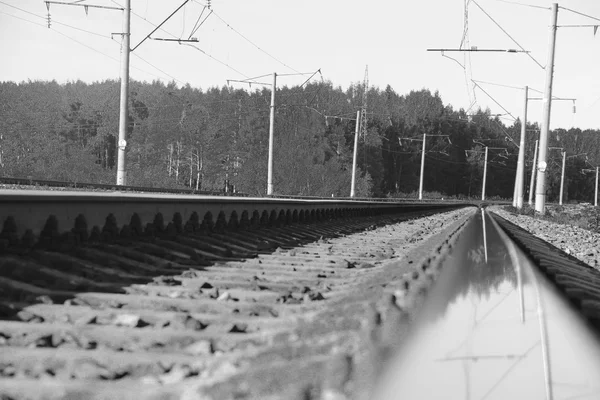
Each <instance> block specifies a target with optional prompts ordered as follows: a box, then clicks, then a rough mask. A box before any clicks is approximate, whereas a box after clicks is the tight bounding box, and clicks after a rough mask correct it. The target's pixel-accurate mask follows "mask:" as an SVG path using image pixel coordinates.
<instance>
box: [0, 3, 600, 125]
mask: <svg viewBox="0 0 600 400" xmlns="http://www.w3.org/2000/svg"><path fill="white" fill-rule="evenodd" d="M62 1H64V2H76V3H77V1H76V0H62ZM124 1H125V0H80V1H79V2H78V3H79V4H89V5H102V6H106V7H122V6H123V4H124ZM183 1H184V0H131V7H132V16H131V47H132V48H133V47H134V46H136V45H137V44H138V43H139V42H140V41H141V40H142V39H144V37H146V36H147V35H148V34H149V33H150V32H151V31H152V30H153V29H154V27H155V26H156V25H158V24H159V23H160V22H162V21H163V20H164V19H165V18H167V17H168V16H169V15H170V14H171V13H172V12H173V11H174V10H175V9H176V8H177V7H179V6H180V5H181V4H182V3H183ZM206 5H207V3H206V0H203V1H198V0H191V1H189V2H188V3H187V4H186V5H185V6H184V7H183V8H181V9H180V11H178V12H177V13H176V14H175V15H174V16H173V17H172V18H171V19H169V20H168V21H167V22H166V23H165V24H164V25H163V27H162V28H163V29H162V30H159V31H157V32H156V33H155V34H153V35H152V38H177V39H179V38H183V39H187V38H188V37H190V34H191V32H192V29H193V28H194V25H195V23H196V21H197V20H198V18H199V17H201V20H204V19H205V17H207V15H208V14H209V10H208V8H205V6H206ZM551 5H552V1H551V0H522V1H521V0H413V1H406V0H400V1H398V0H397V1H389V0H371V1H368V2H367V1H355V0H303V1H294V2H292V1H289V0H252V1H243V0H212V1H211V4H210V8H211V10H212V11H213V13H212V14H210V15H209V16H208V17H207V18H206V19H205V20H204V22H203V23H202V25H201V26H200V27H199V28H198V29H197V31H196V32H195V33H194V35H193V37H195V38H197V40H198V42H197V43H190V44H191V45H193V46H196V48H193V47H190V46H189V45H188V44H179V43H177V42H169V41H159V40H150V39H149V40H146V41H145V42H143V43H142V44H141V45H140V46H139V47H138V48H137V49H136V50H135V51H134V52H133V53H132V55H131V70H130V74H131V78H132V79H136V80H141V81H152V80H156V79H160V80H163V81H165V82H168V81H172V80H175V81H176V83H177V84H178V85H184V84H187V83H189V84H190V85H191V86H192V87H198V88H202V89H207V88H209V87H212V86H223V85H225V84H226V83H227V80H228V79H229V80H243V79H245V78H248V77H255V76H260V75H265V74H271V73H273V72H277V73H278V74H294V73H297V72H301V73H305V72H306V73H308V72H310V73H312V72H314V71H316V70H318V69H320V70H321V73H322V77H323V79H325V80H329V81H331V82H332V83H333V84H334V85H335V86H341V87H343V88H347V87H348V86H349V85H350V84H351V83H357V82H362V81H363V79H364V76H365V68H366V66H367V65H368V76H369V84H370V85H373V86H378V87H380V88H381V89H384V88H385V87H386V86H387V85H388V84H389V85H390V86H391V87H392V88H393V89H394V90H395V91H396V92H397V93H398V94H401V95H402V94H407V93H409V92H410V91H411V90H420V89H423V88H425V89H429V90H431V91H432V92H433V91H436V90H437V91H439V93H440V96H441V97H442V100H443V101H444V103H445V104H450V105H452V106H453V107H454V108H455V109H459V108H463V109H465V110H469V109H471V110H474V109H477V108H478V107H481V108H483V109H485V108H488V107H489V109H490V111H491V112H492V113H493V114H503V115H501V118H502V120H503V121H504V122H505V123H506V124H508V125H510V124H512V121H513V117H514V118H521V117H522V114H523V104H524V94H523V93H524V92H523V90H522V88H523V87H524V86H525V85H527V86H529V87H531V88H533V89H535V90H543V88H544V81H545V75H546V72H545V70H544V69H543V67H545V66H546V59H547V53H548V38H549V25H550V19H551V12H550V7H551ZM559 6H560V8H559V12H558V25H559V26H560V25H593V24H599V25H600V0H564V1H563V2H562V3H559ZM15 7H17V8H18V9H17V8H15ZM567 9H570V10H573V11H576V12H578V13H582V14H585V15H587V16H585V15H580V14H577V13H575V12H572V11H569V10H567ZM465 10H466V13H465ZM49 13H50V20H51V28H50V29H49V28H48V27H47V16H48V10H47V8H46V4H45V3H44V2H43V1H42V0H0V54H2V62H0V81H17V82H20V81H26V80H52V79H54V80H57V81H58V82H66V81H75V80H78V79H80V80H83V81H87V82H93V81H101V80H105V79H118V78H119V70H120V57H121V36H120V35H114V36H112V38H111V33H119V32H122V31H123V12H122V11H120V10H111V9H99V8H88V12H87V15H86V12H85V9H84V7H78V6H66V5H59V4H51V5H50V10H49ZM486 13H487V14H488V15H489V17H488V15H486ZM465 16H467V18H466V21H465ZM588 16H591V17H594V18H596V19H593V18H590V17H588ZM494 21H495V22H494ZM465 22H466V23H465ZM496 23H497V24H498V25H499V26H498V25H496ZM465 28H467V35H464V32H465ZM502 30H504V31H505V32H506V33H508V35H510V37H509V36H508V35H507V34H505V33H504V32H503V31H502ZM463 36H464V38H465V39H464V40H463ZM511 37H512V39H514V41H513V40H512V39H511ZM515 41H516V42H517V43H518V44H516V43H515ZM461 42H462V43H463V45H462V48H470V47H471V46H477V48H479V49H484V48H493V49H518V48H519V47H518V46H519V45H520V46H521V47H522V48H523V49H525V50H527V51H529V53H490V52H470V53H466V52H445V53H444V55H442V54H441V53H440V52H430V51H427V49H432V48H438V49H439V48H446V49H457V48H459V47H460V46H461ZM528 55H529V56H531V57H529V56H528ZM448 57H453V58H455V60H452V59H450V58H448ZM538 63H539V65H538ZM463 66H464V68H463ZM306 78H307V76H306V75H289V76H280V77H279V78H278V81H277V84H278V86H280V85H281V86H283V85H288V86H292V85H295V84H300V83H302V82H304V80H305V79H306ZM264 79H266V81H267V82H269V81H270V78H268V77H267V78H264ZM314 79H320V77H319V75H317V76H316V77H315V78H314ZM472 80H476V81H478V83H477V85H479V86H476V85H474V83H473V82H472ZM481 82H486V83H481ZM232 85H237V86H238V87H247V86H244V85H242V84H238V83H232ZM498 85H505V86H498ZM506 86H510V87H506ZM0 95H1V94H0ZM553 95H554V96H557V97H561V98H575V99H576V113H573V102H572V101H570V100H556V101H554V102H553V103H552V117H551V128H552V129H554V128H558V127H561V128H566V129H568V128H571V127H573V126H575V127H579V128H582V129H587V128H591V129H600V29H599V30H598V32H597V33H596V34H595V35H594V28H593V27H592V26H584V27H568V26H563V27H559V28H558V30H557V39H556V55H555V69H554V90H553ZM530 97H541V94H540V93H537V92H535V91H531V92H530ZM541 117H542V102H541V101H540V100H535V99H532V100H530V101H529V112H528V120H529V121H532V122H535V121H538V122H539V121H540V120H541Z"/></svg>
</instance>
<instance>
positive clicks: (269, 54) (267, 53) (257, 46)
mask: <svg viewBox="0 0 600 400" xmlns="http://www.w3.org/2000/svg"><path fill="white" fill-rule="evenodd" d="M211 11H212V10H211ZM212 13H213V14H214V15H215V17H217V18H218V19H219V20H220V21H221V22H222V23H224V24H225V25H226V26H227V27H228V28H229V29H231V30H232V31H234V32H235V33H237V34H238V35H239V36H240V37H242V38H243V39H244V40H246V41H247V42H248V43H250V44H251V45H253V46H254V47H256V48H257V49H258V50H260V51H261V52H263V53H264V54H266V55H267V56H269V57H271V58H272V59H273V60H275V61H277V62H278V63H279V64H281V65H283V66H284V67H286V68H288V69H290V70H292V71H294V72H296V73H299V71H297V70H296V69H294V68H292V67H290V66H289V65H287V64H286V63H284V62H283V61H281V60H280V59H278V58H277V57H275V56H273V55H272V54H271V53H269V52H267V51H266V50H264V49H263V48H262V47H260V46H259V45H257V44H256V43H254V42H253V41H251V40H250V39H248V38H247V37H246V36H244V35H243V34H242V33H240V32H239V31H238V30H237V29H235V28H234V27H232V26H231V25H229V24H228V23H227V22H226V21H225V20H224V19H223V18H221V17H220V16H219V14H217V13H216V12H214V11H212Z"/></svg>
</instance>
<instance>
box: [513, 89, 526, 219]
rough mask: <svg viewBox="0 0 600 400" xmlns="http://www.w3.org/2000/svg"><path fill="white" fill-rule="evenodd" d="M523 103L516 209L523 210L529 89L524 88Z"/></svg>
mask: <svg viewBox="0 0 600 400" xmlns="http://www.w3.org/2000/svg"><path fill="white" fill-rule="evenodd" d="M524 91H525V98H524V103H523V121H522V125H521V140H520V141H519V142H520V143H519V160H518V162H517V204H516V206H517V209H519V210H520V209H521V208H523V193H525V137H526V135H527V97H528V96H529V87H528V86H525V90H524Z"/></svg>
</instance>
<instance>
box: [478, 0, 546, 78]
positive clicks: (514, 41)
mask: <svg viewBox="0 0 600 400" xmlns="http://www.w3.org/2000/svg"><path fill="white" fill-rule="evenodd" d="M470 1H472V2H473V4H475V5H476V6H477V7H478V8H479V9H480V10H481V11H482V12H483V13H484V14H485V15H486V16H487V17H488V18H489V19H490V20H491V21H492V22H493V23H494V24H495V25H496V26H497V27H498V28H500V30H501V31H502V32H504V34H505V35H506V36H508V37H509V38H510V40H512V41H513V43H514V44H516V45H517V46H519V48H520V49H521V50H522V51H523V52H524V53H525V54H527V56H528V57H529V58H531V59H532V60H533V62H535V63H536V64H537V65H538V66H539V67H540V68H541V69H546V67H544V66H543V65H542V64H540V63H539V61H538V60H536V59H535V57H533V56H532V55H531V54H530V53H529V52H528V51H527V50H525V48H524V47H523V46H521V44H520V43H519V42H517V40H516V39H515V38H513V37H512V36H511V35H510V33H508V32H507V31H506V29H504V28H503V27H502V25H500V24H499V23H498V22H497V21H496V20H495V19H494V18H493V17H492V16H491V15H490V14H488V12H487V11H485V10H484V9H483V7H481V6H480V5H479V3H477V1H476V0H470Z"/></svg>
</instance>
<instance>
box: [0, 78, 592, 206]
mask: <svg viewBox="0 0 600 400" xmlns="http://www.w3.org/2000/svg"><path fill="white" fill-rule="evenodd" d="M130 90H131V95H130V104H129V115H128V129H127V130H128V138H127V159H128V163H127V171H128V184H130V185H135V186H151V187H169V188H171V187H187V188H194V189H198V190H211V191H223V192H241V193H247V194H249V195H253V196H262V195H265V193H266V178H267V153H268V148H267V146H268V132H269V105H270V90H268V89H256V88H255V89H253V90H245V89H240V88H232V87H228V86H223V87H220V88H219V87H212V88H209V89H206V90H201V89H199V88H192V87H191V86H189V85H187V86H177V85H176V84H175V83H173V82H172V83H168V84H165V83H163V82H160V81H154V82H150V83H148V82H137V81H132V82H131V84H130ZM363 96H364V87H363V86H362V84H351V85H350V86H349V87H348V88H347V89H345V90H344V89H343V88H341V87H334V86H333V84H332V83H331V82H316V83H309V84H307V85H303V86H293V87H283V88H279V89H278V90H277V96H276V97H277V107H276V116H275V147H274V186H275V192H276V193H277V194H285V195H303V196H326V197H330V196H332V195H333V196H348V195H349V192H350V180H351V169H352V155H353V145H354V132H355V128H356V123H357V122H356V111H357V110H359V109H360V107H361V106H362V104H363ZM367 99H368V109H367V121H366V124H367V131H366V134H365V135H364V136H362V135H361V137H360V138H359V142H358V173H357V196H361V197H386V196H393V197H401V196H414V195H415V193H416V191H417V190H418V186H419V173H420V162H421V148H422V142H421V141H420V140H421V139H422V135H423V134H427V135H430V136H429V137H427V140H426V151H425V174H424V188H425V191H427V192H430V194H431V195H437V196H442V197H456V198H466V197H478V196H480V194H481V185H482V178H483V163H484V157H483V153H484V148H485V146H488V147H490V148H494V149H491V150H489V161H488V177H487V182H488V184H487V188H486V193H487V194H488V196H490V197H501V198H510V197H512V194H513V185H514V178H515V171H516V160H517V153H518V149H517V146H516V145H515V144H518V143H519V136H520V131H521V122H520V121H519V120H517V121H514V122H511V123H510V125H508V124H506V123H505V122H504V121H503V120H501V119H499V117H498V116H493V115H491V113H490V111H489V110H481V109H479V110H477V111H476V112H474V113H471V114H470V115H467V113H466V112H465V111H464V110H462V109H460V110H454V109H453V108H452V106H450V105H445V104H444V103H443V101H442V99H441V98H440V96H439V94H438V93H437V92H435V93H431V92H430V91H429V90H426V89H422V90H417V91H411V92H410V93H408V94H405V95H400V94H398V93H396V92H395V91H394V90H393V89H392V88H391V87H390V86H389V85H388V86H387V87H386V88H385V89H380V88H377V87H371V88H369V90H368V93H367ZM118 107H119V82H118V81H113V80H107V81H103V82H94V83H85V82H81V81H76V82H68V83H65V84H59V83H57V82H55V81H50V82H47V81H28V82H21V83H14V82H2V83H0V176H7V177H31V178H34V179H53V180H61V181H74V182H93V183H113V182H114V181H115V176H116V152H117V147H116V141H117V136H118V133H117V132H118V121H119V109H118ZM538 132H539V127H538V126H537V124H528V125H527V133H528V134H527V140H526V142H527V143H526V159H527V160H528V164H527V168H526V171H527V176H528V178H527V183H528V182H529V174H530V173H531V161H532V159H533V150H534V142H535V140H536V138H537V136H538ZM598 133H600V132H598V131H597V130H585V131H581V130H580V129H576V128H573V129H569V130H564V129H557V130H554V131H552V132H551V137H550V146H551V147H561V148H563V149H564V150H566V151H567V154H568V155H569V156H570V155H577V156H574V157H570V158H568V159H567V168H566V170H567V173H566V179H565V187H566V190H565V192H566V193H565V195H566V199H567V200H586V201H589V200H590V199H592V198H593V191H594V175H593V174H591V173H589V171H586V170H589V169H591V168H592V167H591V166H595V165H598V164H599V163H600V154H599V150H598V149H599V148H600V146H598V145H599V143H598V141H599V140H600V136H599V135H598ZM583 153H585V154H583ZM586 156H587V159H586ZM560 171H561V154H560V151H553V150H551V151H550V152H549V163H548V174H547V176H548V184H547V189H548V196H549V199H550V200H553V199H556V198H558V191H559V186H560ZM526 186H528V185H526Z"/></svg>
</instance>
